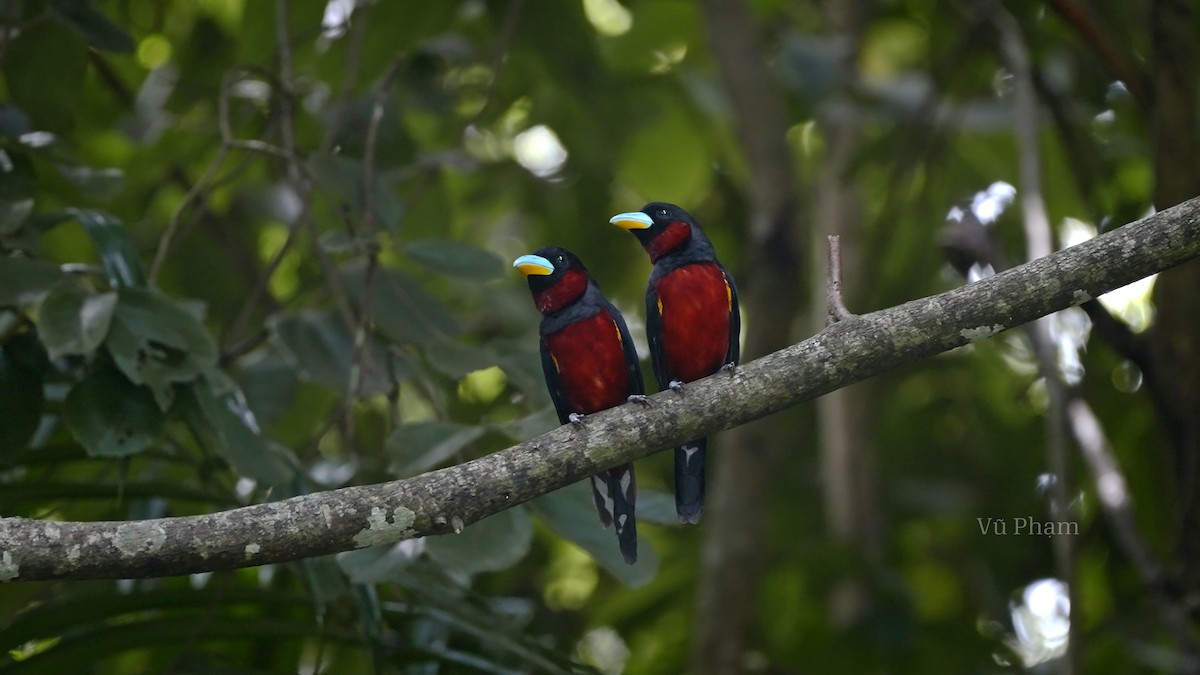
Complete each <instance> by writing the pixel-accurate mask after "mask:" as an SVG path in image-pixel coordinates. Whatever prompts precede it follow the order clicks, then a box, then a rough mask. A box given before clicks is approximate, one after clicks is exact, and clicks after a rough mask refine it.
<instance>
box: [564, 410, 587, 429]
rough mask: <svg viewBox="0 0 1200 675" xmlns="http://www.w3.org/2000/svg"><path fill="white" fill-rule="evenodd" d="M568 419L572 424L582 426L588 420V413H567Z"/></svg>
mask: <svg viewBox="0 0 1200 675" xmlns="http://www.w3.org/2000/svg"><path fill="white" fill-rule="evenodd" d="M567 421H568V422H570V423H571V425H572V426H576V427H582V426H583V425H584V424H585V423H586V422H587V415H584V414H582V413H571V414H570V415H567Z"/></svg>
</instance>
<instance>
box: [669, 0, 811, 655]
mask: <svg viewBox="0 0 1200 675" xmlns="http://www.w3.org/2000/svg"><path fill="white" fill-rule="evenodd" d="M703 11H704V16H705V23H706V24H707V27H708V31H709V35H710V42H711V45H712V50H713V54H714V55H715V56H716V59H717V63H718V66H719V69H720V75H721V79H722V82H723V83H724V86H725V90H726V92H727V95H728V96H729V99H730V103H731V104H732V106H733V110H734V115H735V124H736V126H737V131H738V138H739V140H740V142H741V146H742V150H743V152H744V153H745V157H746V162H747V164H748V165H749V167H750V184H749V185H748V186H747V191H748V193H749V195H748V197H749V203H750V209H749V211H750V228H749V230H750V244H749V247H748V248H747V250H746V255H745V259H744V261H743V264H742V265H741V269H740V270H739V274H738V276H737V281H738V290H739V296H740V298H741V303H742V309H743V313H744V315H745V316H746V319H747V322H746V325H747V337H746V345H745V349H744V350H743V360H745V359H752V358H755V357H758V356H761V355H763V354H766V353H768V352H771V351H773V350H775V349H778V348H779V347H781V346H783V345H786V344H788V343H789V342H790V337H791V332H792V331H791V329H792V323H793V321H794V319H795V318H796V317H797V316H798V315H799V310H800V304H801V301H802V300H801V298H802V294H801V288H800V283H801V279H802V272H801V270H802V267H803V264H802V263H803V258H802V257H801V255H800V252H799V250H798V248H799V247H798V241H799V236H798V231H797V229H798V228H797V224H796V223H797V213H798V205H797V200H796V197H795V194H796V186H797V179H796V178H795V170H794V167H793V163H792V157H791V152H790V150H789V149H788V145H787V143H786V140H785V139H786V135H787V128H788V126H787V116H786V109H785V106H784V101H783V98H782V96H781V95H780V93H779V91H778V88H777V86H776V84H775V83H774V82H773V81H772V80H771V76H770V73H769V72H768V70H767V64H766V58H765V54H764V52H763V50H762V47H761V45H762V39H761V35H760V31H759V29H758V26H757V25H756V24H755V21H754V18H753V16H752V15H751V14H750V10H749V8H748V7H747V6H746V4H745V3H744V2H742V0H705V2H704V3H703ZM778 427H779V417H772V418H767V419H763V420H759V421H757V422H754V423H752V424H747V425H745V426H742V427H739V428H737V429H734V430H732V431H730V432H728V433H727V434H725V435H724V436H722V437H720V440H719V446H718V451H717V452H716V453H714V455H715V456H714V459H713V462H712V463H713V465H714V468H715V471H714V472H713V473H714V484H713V489H712V490H711V491H710V492H709V495H710V496H709V504H710V506H709V508H708V509H707V510H706V521H707V522H706V523H705V528H706V529H705V532H704V541H703V544H702V548H703V552H702V555H701V561H700V579H699V588H698V591H697V600H696V604H697V612H696V625H695V628H694V633H693V635H692V654H691V671H692V672H693V673H697V674H698V675H704V674H706V673H734V672H740V671H742V670H744V669H745V668H744V666H743V662H744V654H745V653H746V652H747V650H748V648H749V647H750V646H751V643H752V634H753V629H754V622H755V615H756V612H755V607H756V605H757V600H758V592H759V581H760V579H761V571H762V568H763V558H764V551H765V548H766V546H767V544H768V541H767V513H768V511H769V509H768V503H769V498H770V495H771V488H772V486H773V485H774V483H775V476H776V475H778V472H779V467H780V466H781V465H782V460H783V458H784V456H785V455H784V453H785V451H789V450H792V448H790V447H788V448H785V447H781V446H780V444H779V443H778V440H779V439H780V438H783V437H786V436H789V435H792V434H783V433H781V432H780V430H779V428H778ZM724 449H728V451H724Z"/></svg>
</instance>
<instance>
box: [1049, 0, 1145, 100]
mask: <svg viewBox="0 0 1200 675" xmlns="http://www.w3.org/2000/svg"><path fill="white" fill-rule="evenodd" d="M1049 5H1050V6H1051V7H1052V8H1054V11H1056V12H1058V15H1059V16H1061V17H1062V18H1063V20H1064V21H1066V22H1067V23H1068V24H1070V25H1071V27H1072V28H1074V29H1075V32H1076V33H1078V34H1079V36H1080V38H1082V39H1083V41H1084V42H1085V43H1086V44H1087V46H1088V47H1090V48H1091V49H1092V51H1094V52H1095V53H1096V55H1097V56H1098V57H1100V60H1101V61H1102V62H1104V64H1105V65H1106V66H1108V72H1109V74H1110V75H1112V77H1113V78H1114V79H1117V80H1120V81H1121V82H1123V83H1125V88H1126V89H1128V90H1129V93H1130V94H1132V95H1133V99H1134V100H1135V101H1137V102H1138V105H1139V106H1141V107H1142V108H1143V109H1148V108H1149V107H1150V104H1151V101H1150V96H1149V91H1150V86H1149V84H1148V81H1147V77H1146V75H1145V73H1143V72H1140V71H1138V70H1137V69H1136V68H1135V66H1134V63H1133V62H1132V61H1129V60H1127V59H1126V58H1125V57H1124V56H1123V55H1122V54H1120V53H1118V51H1117V47H1118V46H1119V45H1120V42H1119V41H1118V40H1115V39H1114V36H1115V35H1119V33H1117V32H1106V31H1105V30H1104V27H1103V26H1101V25H1100V22H1099V20H1097V19H1096V17H1095V15H1094V14H1093V13H1092V12H1091V11H1090V10H1089V9H1088V8H1087V7H1086V6H1085V5H1084V4H1083V3H1081V2H1079V0H1050V2H1049ZM1127 53H1132V51H1127Z"/></svg>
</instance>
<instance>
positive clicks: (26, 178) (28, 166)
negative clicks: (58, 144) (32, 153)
mask: <svg viewBox="0 0 1200 675" xmlns="http://www.w3.org/2000/svg"><path fill="white" fill-rule="evenodd" d="M36 190H37V174H36V172H35V171H34V169H33V161H32V160H31V159H29V156H28V155H26V154H25V153H23V152H13V151H8V150H4V149H2V148H0V236H3V235H10V234H12V233H14V232H16V231H17V230H19V229H20V228H21V226H22V225H23V224H25V221H26V219H28V218H29V215H30V214H31V213H33V203H34V202H33V197H34V193H35V191H36Z"/></svg>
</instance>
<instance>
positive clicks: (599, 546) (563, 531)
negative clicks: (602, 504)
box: [529, 483, 658, 588]
mask: <svg viewBox="0 0 1200 675" xmlns="http://www.w3.org/2000/svg"><path fill="white" fill-rule="evenodd" d="M529 504H530V506H531V507H533V510H534V512H535V513H537V514H538V515H539V516H541V518H542V520H543V521H544V522H545V523H546V524H547V525H549V526H550V529H552V530H554V531H555V532H557V533H558V534H559V536H561V537H564V538H566V539H569V540H571V541H573V542H575V543H576V544H578V545H579V546H580V548H582V549H584V550H585V551H587V552H588V553H590V554H591V555H592V557H593V558H595V559H596V562H598V563H600V564H601V565H602V566H603V567H604V568H605V569H607V570H608V571H609V572H611V573H612V575H613V576H614V577H616V578H618V579H620V580H621V581H622V582H623V583H624V584H625V585H627V586H630V587H632V588H637V587H638V586H643V585H645V584H647V583H649V582H650V580H651V579H653V578H654V575H655V574H656V573H657V572H658V554H657V553H655V551H654V548H653V547H652V546H650V543H649V542H647V541H646V539H645V538H644V537H641V536H639V537H638V561H637V564H634V565H626V564H625V559H624V558H622V557H621V551H620V549H619V548H618V547H617V535H615V534H614V533H613V529H612V528H611V527H610V528H604V527H601V525H600V520H599V518H598V517H597V516H596V506H595V504H594V503H593V501H592V493H591V489H590V488H589V487H588V486H587V485H586V483H575V484H573V485H568V486H567V487H565V488H563V489H561V490H556V491H554V492H551V493H550V494H548V495H545V496H542V497H538V498H537V499H535V500H533V501H531V502H530V503H529Z"/></svg>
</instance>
